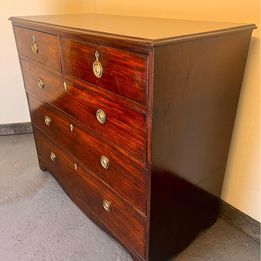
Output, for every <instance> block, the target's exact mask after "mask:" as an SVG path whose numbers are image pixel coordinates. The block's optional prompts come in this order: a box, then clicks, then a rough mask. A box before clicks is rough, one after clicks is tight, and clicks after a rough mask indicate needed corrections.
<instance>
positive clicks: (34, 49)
mask: <svg viewBox="0 0 261 261" xmlns="http://www.w3.org/2000/svg"><path fill="white" fill-rule="evenodd" d="M31 48H32V51H33V53H34V54H38V52H39V47H38V44H37V42H36V39H35V36H34V35H33V36H32V44H31Z"/></svg>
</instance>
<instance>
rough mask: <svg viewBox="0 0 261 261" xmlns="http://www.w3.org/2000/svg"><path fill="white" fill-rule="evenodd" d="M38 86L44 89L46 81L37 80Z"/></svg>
mask: <svg viewBox="0 0 261 261" xmlns="http://www.w3.org/2000/svg"><path fill="white" fill-rule="evenodd" d="M37 85H38V87H39V88H40V89H43V88H44V81H43V80H42V79H38V80H37Z"/></svg>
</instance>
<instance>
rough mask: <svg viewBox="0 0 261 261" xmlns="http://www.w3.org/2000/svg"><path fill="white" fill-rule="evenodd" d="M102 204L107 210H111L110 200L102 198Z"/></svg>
mask: <svg viewBox="0 0 261 261" xmlns="http://www.w3.org/2000/svg"><path fill="white" fill-rule="evenodd" d="M102 205H103V208H104V209H105V210H106V211H107V212H110V211H111V202H110V201H109V200H106V199H104V200H103V202H102Z"/></svg>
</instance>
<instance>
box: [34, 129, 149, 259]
mask: <svg viewBox="0 0 261 261" xmlns="http://www.w3.org/2000/svg"><path fill="white" fill-rule="evenodd" d="M34 135H35V140H36V146H37V151H38V155H39V159H40V161H42V163H41V164H43V166H44V167H45V168H47V169H48V170H49V171H50V172H51V173H52V174H53V175H54V176H55V177H56V179H57V180H58V181H59V182H60V184H61V185H62V187H63V188H64V190H65V191H66V192H67V193H68V195H69V196H71V198H72V199H74V201H75V202H76V203H77V204H78V206H79V207H80V208H81V209H82V210H83V211H84V212H85V213H86V214H87V215H88V216H89V217H90V218H92V219H93V220H94V222H96V223H98V224H100V225H102V226H103V227H105V228H107V229H108V230H109V231H110V232H111V234H112V235H113V236H114V237H116V238H118V239H119V240H120V241H121V242H122V243H123V244H125V245H126V246H127V247H128V248H129V249H131V250H134V251H135V252H136V253H137V254H138V255H140V256H142V257H144V256H145V224H146V223H145V220H144V218H142V217H141V216H140V215H139V214H138V213H137V212H135V211H134V210H132V209H131V208H130V207H129V205H128V204H126V203H125V202H124V201H122V200H121V199H120V198H118V197H117V195H116V194H114V193H113V192H112V191H111V190H110V189H109V188H108V187H107V186H105V185H104V184H103V183H102V182H100V181H99V180H97V179H96V178H95V177H93V176H92V175H90V174H89V173H87V172H86V171H85V170H84V168H83V167H82V166H81V164H80V163H78V162H75V159H73V158H71V157H70V156H69V155H68V154H66V153H65V152H64V151H62V150H61V149H60V148H59V147H57V146H56V145H55V144H54V143H53V142H52V141H50V140H49V139H48V138H46V137H45V136H44V135H43V134H42V133H41V132H40V131H38V130H37V129H34ZM75 164H77V169H76V168H75Z"/></svg>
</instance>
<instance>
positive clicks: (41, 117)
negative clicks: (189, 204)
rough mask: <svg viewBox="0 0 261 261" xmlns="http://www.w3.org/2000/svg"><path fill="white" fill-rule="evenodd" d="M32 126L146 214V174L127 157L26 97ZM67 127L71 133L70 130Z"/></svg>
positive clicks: (55, 111)
mask: <svg viewBox="0 0 261 261" xmlns="http://www.w3.org/2000/svg"><path fill="white" fill-rule="evenodd" d="M28 101H29V105H30V110H31V118H32V122H33V124H34V125H35V126H37V127H38V128H39V129H40V130H42V131H43V132H44V133H45V134H46V135H47V136H48V137H50V138H51V140H52V141H54V142H57V143H58V144H59V145H60V146H61V147H62V148H63V149H64V150H65V151H67V152H69V153H70V154H72V155H74V157H75V158H77V159H78V161H80V162H81V163H82V164H83V165H84V166H85V168H87V169H88V170H90V171H92V172H93V173H95V175H96V176H98V177H99V178H100V179H102V180H103V181H105V182H106V183H107V184H108V185H109V186H111V187H112V188H113V189H114V191H116V192H117V193H118V194H119V195H121V196H122V197H123V198H124V199H125V200H126V201H128V202H130V204H131V205H132V206H133V207H134V208H136V209H137V210H138V211H140V213H142V215H145V213H146V211H145V210H146V196H145V180H146V171H145V170H144V169H143V168H142V165H141V164H139V165H138V164H137V162H135V161H134V160H133V159H131V158H130V157H126V156H125V155H122V154H121V153H120V152H119V151H116V150H115V149H113V147H111V146H108V145H107V144H106V143H103V142H102V141H100V140H99V138H97V137H94V136H93V135H91V134H90V133H89V132H87V131H86V130H85V129H84V128H82V125H81V124H80V123H78V122H76V121H75V120H74V119H73V118H70V117H68V116H67V115H65V114H63V113H61V112H59V111H57V110H55V109H54V108H53V107H51V106H49V105H48V104H46V103H42V102H40V101H38V100H37V99H35V98H34V97H33V96H30V95H29V96H28ZM45 116H48V117H50V118H51V120H52V122H51V124H50V126H47V125H46V124H45ZM70 124H72V126H73V131H71V130H70ZM103 155H104V156H106V157H107V158H108V159H109V168H108V169H104V168H103V167H102V166H101V163H100V158H101V156H103Z"/></svg>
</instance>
